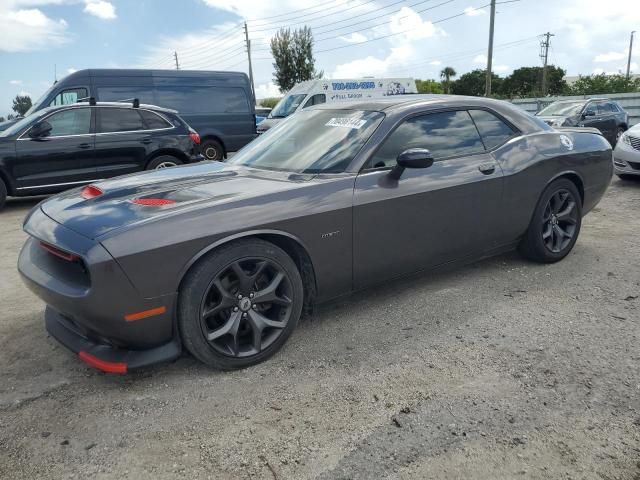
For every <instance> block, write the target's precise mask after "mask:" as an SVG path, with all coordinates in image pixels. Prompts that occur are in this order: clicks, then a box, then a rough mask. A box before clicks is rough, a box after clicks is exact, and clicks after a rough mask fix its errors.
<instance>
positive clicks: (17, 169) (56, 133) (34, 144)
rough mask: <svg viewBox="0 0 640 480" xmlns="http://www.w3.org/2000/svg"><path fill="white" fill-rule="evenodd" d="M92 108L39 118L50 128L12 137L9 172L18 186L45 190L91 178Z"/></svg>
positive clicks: (85, 181) (36, 190)
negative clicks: (36, 135) (46, 131)
mask: <svg viewBox="0 0 640 480" xmlns="http://www.w3.org/2000/svg"><path fill="white" fill-rule="evenodd" d="M91 117H92V108H90V107H88V106H87V107H82V108H70V109H67V110H61V111H57V112H55V113H53V114H52V115H50V116H48V117H46V118H44V119H43V120H44V121H46V122H49V124H51V131H50V133H49V134H48V135H46V136H44V137H41V138H31V137H29V131H26V132H25V133H23V134H22V135H21V136H20V137H19V138H18V140H17V141H16V162H15V166H14V171H13V176H14V178H15V179H16V186H17V188H18V189H19V190H21V191H24V192H25V193H29V192H30V191H33V193H34V194H35V193H47V192H53V191H60V190H65V189H68V188H72V187H74V186H76V185H80V184H82V183H88V182H90V181H92V180H95V179H96V178H95V176H96V168H95V163H94V155H95V135H94V134H93V133H92V128H91V125H92V120H91Z"/></svg>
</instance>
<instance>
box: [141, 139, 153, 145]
mask: <svg viewBox="0 0 640 480" xmlns="http://www.w3.org/2000/svg"><path fill="white" fill-rule="evenodd" d="M152 141H153V140H151V139H150V138H143V139H142V143H144V144H145V145H149V144H150V143H151V142H152Z"/></svg>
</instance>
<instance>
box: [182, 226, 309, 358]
mask: <svg viewBox="0 0 640 480" xmlns="http://www.w3.org/2000/svg"><path fill="white" fill-rule="evenodd" d="M303 299H304V288H303V284H302V277H301V275H300V272H299V270H298V267H297V266H296V263H295V262H294V261H293V259H292V258H291V257H290V256H289V255H288V254H287V253H286V252H285V251H284V250H282V249H281V248H279V247H277V246H276V245H274V244H273V243H270V242H267V241H265V240H262V239H258V238H251V239H243V240H236V241H234V242H231V243H229V244H227V245H223V246H221V247H218V248H216V249H215V250H213V251H212V252H210V253H209V254H207V255H205V256H204V257H203V258H201V259H200V260H199V261H198V262H196V264H195V265H194V266H193V267H192V268H191V269H190V270H189V272H188V274H187V275H186V277H185V279H184V280H183V282H182V284H181V287H180V294H179V298H178V326H179V328H180V338H181V339H182V343H183V344H184V346H185V347H186V349H187V350H188V351H189V352H191V354H192V355H193V356H194V357H196V358H197V359H198V360H200V361H201V362H203V363H205V364H207V365H210V366H212V367H215V368H219V369H223V370H231V369H237V368H245V367H248V366H250V365H254V364H256V363H259V362H262V361H264V360H266V359H267V358H269V357H271V356H272V355H273V354H274V353H276V352H277V351H278V349H280V348H281V347H282V345H284V343H285V342H286V341H287V339H288V338H289V336H290V335H291V333H292V332H293V330H294V329H295V327H296V325H297V323H298V320H299V319H300V315H301V313H302V305H303Z"/></svg>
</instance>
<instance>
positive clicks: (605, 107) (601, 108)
mask: <svg viewBox="0 0 640 480" xmlns="http://www.w3.org/2000/svg"><path fill="white" fill-rule="evenodd" d="M608 113H611V107H609V104H608V103H599V104H598V115H606V114H608Z"/></svg>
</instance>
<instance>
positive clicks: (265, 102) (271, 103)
mask: <svg viewBox="0 0 640 480" xmlns="http://www.w3.org/2000/svg"><path fill="white" fill-rule="evenodd" d="M279 101H280V99H279V98H278V97H270V98H263V99H262V100H260V102H259V103H260V106H261V107H264V108H273V107H275V106H276V104H277V103H278V102H279Z"/></svg>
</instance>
